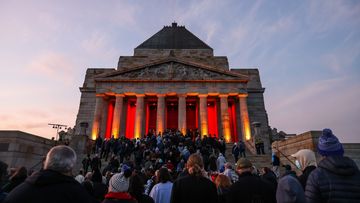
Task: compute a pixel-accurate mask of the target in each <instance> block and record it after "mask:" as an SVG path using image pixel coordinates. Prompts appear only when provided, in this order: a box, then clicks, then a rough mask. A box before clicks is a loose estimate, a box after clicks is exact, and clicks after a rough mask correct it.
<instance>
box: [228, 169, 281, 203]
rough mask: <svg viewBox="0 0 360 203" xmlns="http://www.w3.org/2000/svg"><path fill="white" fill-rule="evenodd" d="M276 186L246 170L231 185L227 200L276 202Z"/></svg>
mask: <svg viewBox="0 0 360 203" xmlns="http://www.w3.org/2000/svg"><path fill="white" fill-rule="evenodd" d="M275 193H276V191H275V188H274V187H273V186H272V185H271V184H270V183H269V182H267V181H264V180H262V179H261V178H260V177H258V176H255V175H252V174H251V173H250V172H245V173H242V174H240V175H239V180H238V181H237V182H236V183H234V184H233V185H231V187H230V191H229V193H228V197H227V200H228V201H227V202H228V203H232V202H233V203H235V202H244V203H246V202H271V203H272V202H276V197H275Z"/></svg>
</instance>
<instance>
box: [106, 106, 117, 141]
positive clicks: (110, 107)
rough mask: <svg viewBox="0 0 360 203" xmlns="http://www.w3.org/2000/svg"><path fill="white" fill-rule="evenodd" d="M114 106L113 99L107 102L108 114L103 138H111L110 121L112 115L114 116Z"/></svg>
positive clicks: (111, 120) (111, 121)
mask: <svg viewBox="0 0 360 203" xmlns="http://www.w3.org/2000/svg"><path fill="white" fill-rule="evenodd" d="M114 106H115V101H109V103H108V114H107V119H106V131H105V138H111V136H112V135H111V132H112V123H113V116H114Z"/></svg>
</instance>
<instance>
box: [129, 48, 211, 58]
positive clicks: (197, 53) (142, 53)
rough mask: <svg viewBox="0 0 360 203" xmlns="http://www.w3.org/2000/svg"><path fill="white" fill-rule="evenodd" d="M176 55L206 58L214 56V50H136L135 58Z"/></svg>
mask: <svg viewBox="0 0 360 203" xmlns="http://www.w3.org/2000/svg"><path fill="white" fill-rule="evenodd" d="M170 52H172V53H171V54H174V55H175V56H179V57H185V56H191V57H194V58H205V57H212V56H214V51H213V50H212V49H134V56H150V57H164V56H169V55H170Z"/></svg>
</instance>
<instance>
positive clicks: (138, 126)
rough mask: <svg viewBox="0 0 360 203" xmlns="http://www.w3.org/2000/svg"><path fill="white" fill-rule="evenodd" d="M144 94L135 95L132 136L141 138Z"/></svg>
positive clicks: (142, 132)
mask: <svg viewBox="0 0 360 203" xmlns="http://www.w3.org/2000/svg"><path fill="white" fill-rule="evenodd" d="M144 97H145V95H144V94H137V95H136V114H135V126H134V138H141V137H142V136H143V134H144V127H143V124H142V123H143V119H144V118H145V117H144V113H145V111H144Z"/></svg>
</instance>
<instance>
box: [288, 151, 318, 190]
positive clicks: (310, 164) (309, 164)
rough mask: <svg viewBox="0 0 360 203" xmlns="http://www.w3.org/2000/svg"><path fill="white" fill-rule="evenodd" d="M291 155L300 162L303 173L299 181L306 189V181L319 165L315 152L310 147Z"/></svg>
mask: <svg viewBox="0 0 360 203" xmlns="http://www.w3.org/2000/svg"><path fill="white" fill-rule="evenodd" d="M291 156H292V157H295V158H296V159H297V160H298V161H299V163H300V166H301V168H300V169H301V171H302V174H301V175H300V176H299V181H300V183H301V185H302V187H303V189H304V191H305V186H306V181H307V179H308V177H309V175H310V173H311V172H312V171H313V170H314V169H315V168H316V165H317V164H316V158H315V153H314V152H313V151H311V150H310V149H302V150H299V151H298V152H296V153H295V154H293V155H291Z"/></svg>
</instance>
